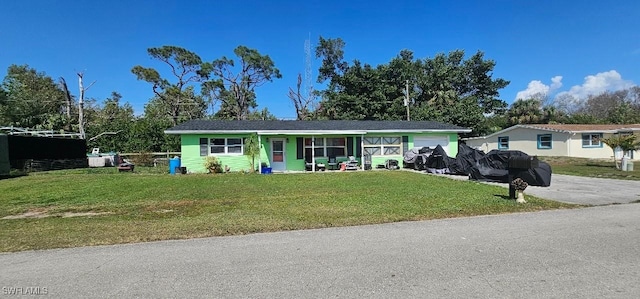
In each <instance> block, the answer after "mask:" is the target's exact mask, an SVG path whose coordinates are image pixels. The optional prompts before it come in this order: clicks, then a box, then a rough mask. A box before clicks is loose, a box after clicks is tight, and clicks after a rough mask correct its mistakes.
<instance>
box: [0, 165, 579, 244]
mask: <svg viewBox="0 0 640 299" xmlns="http://www.w3.org/2000/svg"><path fill="white" fill-rule="evenodd" d="M136 171H137V173H117V172H115V170H114V169H109V168H105V169H82V170H71V171H51V172H45V173H36V174H30V175H28V176H23V177H17V178H12V179H5V180H0V194H2V197H1V198H2V199H0V218H2V217H5V216H10V215H19V214H23V213H25V212H34V211H39V212H42V213H46V214H48V215H54V217H46V218H25V219H0V251H20V250H30V249H46V248H61V247H75V246H86V245H98V244H116V243H130V242H143V241H153V240H166V239H184V238H194V237H207V236H222V235H235V234H248V233H254V232H270V231H281V230H297V229H309V228H322V227H334V226H349V225H362V224H374V223H385V222H395V221H407V220H425V219H437V218H448V217H464V216H473V215H487V214H501V213H513V212H528V211H539V210H545V209H558V208H570V207H576V206H574V205H569V204H563V203H558V202H553V201H547V200H542V199H538V198H535V197H527V200H528V203H527V204H516V203H515V202H514V201H513V200H507V199H506V198H507V195H508V190H507V189H506V188H502V187H497V186H491V185H486V184H481V183H477V182H469V181H456V180H451V179H448V178H444V177H438V176H430V175H424V174H419V173H414V172H408V171H368V172H347V173H313V174H312V173H305V174H274V175H258V174H218V175H195V174H194V175H176V176H170V175H165V174H156V173H153V171H152V170H151V169H144V168H141V169H138V168H137V167H136ZM70 212H71V213H82V212H96V213H107V214H103V215H100V216H91V217H70V218H65V217H62V216H61V215H63V214H64V213H70Z"/></svg>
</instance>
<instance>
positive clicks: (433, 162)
mask: <svg viewBox="0 0 640 299" xmlns="http://www.w3.org/2000/svg"><path fill="white" fill-rule="evenodd" d="M452 163H455V159H453V158H451V157H449V155H447V152H446V151H445V150H444V149H443V148H442V146H440V145H439V144H438V146H436V148H435V149H433V152H431V155H429V157H428V158H427V160H426V161H425V163H424V168H425V169H426V170H427V171H428V172H431V173H438V174H445V173H449V165H450V164H452Z"/></svg>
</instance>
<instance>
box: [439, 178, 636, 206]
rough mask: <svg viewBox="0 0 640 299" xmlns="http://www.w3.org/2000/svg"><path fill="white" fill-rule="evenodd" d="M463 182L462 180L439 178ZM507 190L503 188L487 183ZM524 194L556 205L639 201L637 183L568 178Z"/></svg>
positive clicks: (528, 189) (531, 188) (552, 181)
mask: <svg viewBox="0 0 640 299" xmlns="http://www.w3.org/2000/svg"><path fill="white" fill-rule="evenodd" d="M439 176H445V177H449V178H452V179H458V180H467V179H468V178H467V177H465V176H453V175H439ZM488 184H492V185H497V186H502V187H505V188H509V185H507V184H499V183H488ZM524 193H525V196H526V195H527V194H531V195H535V196H537V197H540V198H545V199H551V200H555V201H560V202H566V203H574V204H582V205H593V206H600V205H610V204H625V203H632V202H639V201H640V181H625V180H614V179H599V178H589V177H580V176H572V175H562V174H552V175H551V186H549V187H534V186H530V187H528V188H527V189H526V190H525V192H524Z"/></svg>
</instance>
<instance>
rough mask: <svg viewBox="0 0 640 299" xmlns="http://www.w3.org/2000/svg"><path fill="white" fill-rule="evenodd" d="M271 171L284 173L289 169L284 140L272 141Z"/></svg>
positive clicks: (276, 139) (274, 139)
mask: <svg viewBox="0 0 640 299" xmlns="http://www.w3.org/2000/svg"><path fill="white" fill-rule="evenodd" d="M271 169H273V170H275V171H284V170H286V169H287V167H286V153H285V140H284V139H281V138H272V139H271Z"/></svg>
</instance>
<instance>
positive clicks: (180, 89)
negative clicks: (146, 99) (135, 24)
mask: <svg viewBox="0 0 640 299" xmlns="http://www.w3.org/2000/svg"><path fill="white" fill-rule="evenodd" d="M147 52H148V53H149V55H150V56H151V57H152V58H155V59H158V60H160V61H162V62H164V63H165V64H167V65H168V66H169V68H170V69H171V74H172V75H173V77H175V78H174V79H175V82H173V83H171V82H170V81H169V80H167V79H165V78H163V77H162V76H161V75H160V73H159V72H158V71H157V70H155V69H153V68H147V67H142V66H139V65H138V66H134V67H133V68H132V69H131V72H132V73H133V74H135V75H136V77H137V78H138V80H144V81H147V82H149V83H151V84H153V88H152V89H153V92H154V94H155V95H156V97H157V98H158V99H159V101H160V103H161V104H162V105H164V106H166V107H167V108H166V109H165V111H166V113H167V116H169V118H170V119H171V122H172V124H173V125H177V124H178V123H180V122H181V121H183V120H185V119H190V118H191V117H192V115H193V114H194V113H188V112H187V113H185V111H191V110H192V109H194V107H202V106H203V105H202V103H201V101H202V98H193V97H192V96H191V95H192V94H193V93H191V94H190V93H189V92H186V93H185V89H186V88H187V87H190V86H192V85H193V84H195V83H200V82H203V81H205V80H206V79H208V78H209V74H210V73H211V64H209V63H203V62H202V59H201V58H200V56H198V55H197V54H196V53H194V52H191V51H189V50H187V49H184V48H181V47H176V46H162V47H160V48H149V49H147ZM204 106H205V107H206V105H204ZM185 114H186V115H185Z"/></svg>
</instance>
